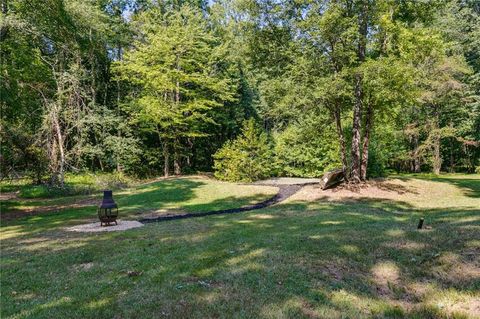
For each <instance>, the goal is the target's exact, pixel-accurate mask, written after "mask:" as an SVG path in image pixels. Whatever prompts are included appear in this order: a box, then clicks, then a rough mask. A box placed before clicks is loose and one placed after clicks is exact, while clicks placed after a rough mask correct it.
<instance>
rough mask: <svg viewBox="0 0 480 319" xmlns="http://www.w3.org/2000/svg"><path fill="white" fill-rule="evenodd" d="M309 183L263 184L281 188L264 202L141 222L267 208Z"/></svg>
mask: <svg viewBox="0 0 480 319" xmlns="http://www.w3.org/2000/svg"><path fill="white" fill-rule="evenodd" d="M307 184H313V183H304V184H287V185H278V184H262V185H265V186H275V187H278V188H279V190H278V193H277V194H276V195H275V196H273V197H271V198H269V199H267V200H264V201H263V202H260V203H257V204H252V205H248V206H243V207H239V208H230V209H222V210H214V211H209V212H202V213H185V214H178V215H165V216H158V217H153V218H143V219H140V220H139V222H141V223H143V224H147V223H155V222H162V221H167V220H174V219H185V218H194V217H204V216H210V215H223V214H234V213H242V212H248V211H251V210H256V209H261V208H265V207H268V206H272V205H274V204H277V203H280V202H282V201H284V200H286V199H287V198H289V197H290V196H292V195H293V194H295V193H296V192H298V191H299V190H300V189H301V188H302V187H303V186H305V185H307Z"/></svg>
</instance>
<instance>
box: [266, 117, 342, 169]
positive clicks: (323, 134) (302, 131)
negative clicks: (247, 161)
mask: <svg viewBox="0 0 480 319" xmlns="http://www.w3.org/2000/svg"><path fill="white" fill-rule="evenodd" d="M274 138H275V154H276V158H277V165H278V166H279V167H280V170H281V174H282V175H285V176H299V177H318V176H321V175H322V174H323V173H324V172H325V171H328V170H330V169H333V168H336V167H341V163H340V161H339V146H338V139H337V136H336V134H335V132H334V131H333V129H331V128H330V127H328V126H327V125H324V126H322V125H321V124H319V123H318V121H316V120H315V119H311V120H310V121H305V122H304V123H302V125H291V126H289V127H288V128H287V129H285V130H284V131H282V132H280V133H277V134H275V135H274Z"/></svg>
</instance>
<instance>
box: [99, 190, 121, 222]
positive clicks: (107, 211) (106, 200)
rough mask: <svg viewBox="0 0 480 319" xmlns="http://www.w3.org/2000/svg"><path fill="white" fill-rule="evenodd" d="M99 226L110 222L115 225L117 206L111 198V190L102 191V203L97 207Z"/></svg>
mask: <svg viewBox="0 0 480 319" xmlns="http://www.w3.org/2000/svg"><path fill="white" fill-rule="evenodd" d="M97 213H98V218H99V219H100V226H110V224H111V223H115V225H117V217H118V206H117V203H115V201H114V200H113V195H112V191H110V190H107V191H103V200H102V204H101V205H100V206H99V207H98V209H97Z"/></svg>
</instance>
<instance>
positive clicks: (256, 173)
mask: <svg viewBox="0 0 480 319" xmlns="http://www.w3.org/2000/svg"><path fill="white" fill-rule="evenodd" d="M213 158H214V161H215V162H214V169H215V177H216V178H218V179H220V180H225V181H235V182H238V181H242V182H251V181H255V180H259V179H263V178H266V177H269V176H271V175H272V174H273V171H274V164H273V158H274V157H273V147H272V144H271V142H270V140H269V138H268V135H267V134H266V133H265V132H263V131H262V130H261V129H260V128H259V127H257V126H256V125H255V122H254V120H253V119H250V120H247V121H244V123H243V128H242V132H241V134H240V135H239V136H238V137H237V138H236V139H235V140H232V141H228V142H227V143H225V145H223V147H222V148H221V149H219V150H218V151H217V152H216V153H215V154H214V155H213Z"/></svg>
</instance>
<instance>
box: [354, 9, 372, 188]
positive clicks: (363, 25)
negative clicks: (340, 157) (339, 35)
mask: <svg viewBox="0 0 480 319" xmlns="http://www.w3.org/2000/svg"><path fill="white" fill-rule="evenodd" d="M367 15H368V1H363V3H362V8H361V11H360V14H359V16H358V32H359V40H358V48H357V58H358V62H359V64H360V65H361V64H362V62H363V61H365V54H366V46H367V31H368V16H367ZM362 80H363V77H362V74H360V71H357V73H356V74H355V103H354V106H353V127H352V133H353V134H352V170H351V173H350V179H351V181H352V182H354V183H358V182H360V181H361V154H360V143H361V134H360V129H361V116H362V106H363V88H362Z"/></svg>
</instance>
